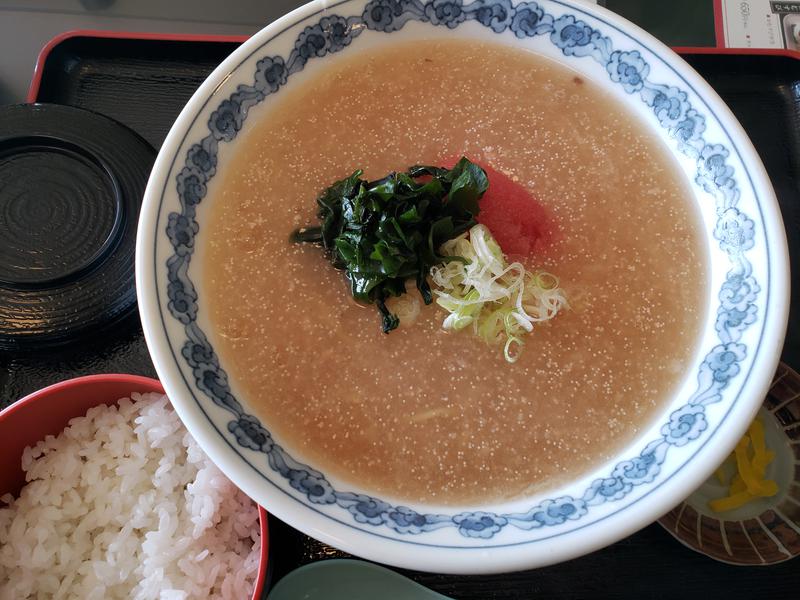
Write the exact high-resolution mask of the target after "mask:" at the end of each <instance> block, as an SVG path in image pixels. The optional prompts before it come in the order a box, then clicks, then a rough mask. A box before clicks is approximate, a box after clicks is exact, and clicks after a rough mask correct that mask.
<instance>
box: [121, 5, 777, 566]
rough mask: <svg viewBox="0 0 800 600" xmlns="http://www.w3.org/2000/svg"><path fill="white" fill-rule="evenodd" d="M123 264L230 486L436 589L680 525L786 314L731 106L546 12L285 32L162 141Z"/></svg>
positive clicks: (757, 171)
mask: <svg viewBox="0 0 800 600" xmlns="http://www.w3.org/2000/svg"><path fill="white" fill-rule="evenodd" d="M415 165H426V166H425V167H415ZM337 182H338V183H337ZM334 184H335V185H334ZM398 207H401V208H398ZM391 211H394V212H391ZM431 215H435V218H434V217H433V216H431ZM426 219H427V220H426ZM312 238H313V239H312ZM309 240H310V241H315V242H316V243H298V242H304V241H306V242H307V241H309ZM467 254H468V255H469V257H466V255H467ZM136 260H137V287H138V294H139V305H140V311H141V315H142V322H143V326H144V331H145V335H146V338H147V343H148V347H149V349H150V352H151V355H152V357H153V360H154V363H155V365H156V368H157V371H158V374H159V376H160V379H161V381H162V382H163V384H164V387H165V388H166V390H167V392H168V394H169V396H170V398H171V399H172V402H173V404H174V406H175V409H176V411H177V412H178V414H179V415H180V417H181V419H182V420H183V421H184V423H185V424H186V426H187V428H188V429H189V431H190V432H191V433H192V435H193V436H194V437H195V438H196V439H197V441H198V442H199V444H200V445H201V446H202V448H203V449H204V450H205V451H206V453H207V454H208V455H209V456H210V457H212V459H213V460H214V461H215V462H216V463H217V464H218V465H219V467H220V468H221V469H222V471H223V472H224V473H225V474H226V475H227V476H228V477H229V478H230V479H231V480H232V481H233V482H234V483H235V484H236V485H237V486H239V487H240V488H241V489H243V490H245V491H246V492H247V493H248V494H249V495H250V496H252V497H253V498H254V499H255V500H256V501H257V502H258V503H259V504H261V505H263V506H265V507H266V508H267V509H268V510H269V511H271V512H272V513H273V514H275V515H276V516H277V517H279V518H281V519H283V520H285V521H286V522H288V523H289V524H291V525H293V526H294V527H296V528H298V529H300V530H302V531H303V532H305V533H307V534H308V535H311V536H313V537H315V538H318V539H320V540H322V541H324V542H326V543H329V544H331V545H333V546H336V547H338V548H341V549H343V550H346V551H348V552H351V553H353V554H356V555H359V556H363V557H366V558H369V559H372V560H375V561H379V562H383V563H388V564H393V565H398V566H402V567H407V568H412V569H420V570H428V571H439V572H450V573H481V572H498V571H510V570H516V569H523V568H530V567H536V566H542V565H546V564H550V563H554V562H557V561H561V560H566V559H569V558H573V557H575V556H579V555H581V554H584V553H587V552H590V551H592V550H595V549H597V548H600V547H602V546H604V545H607V544H610V543H613V542H614V541H617V540H619V539H621V538H623V537H625V536H627V535H629V534H630V533H632V532H634V531H636V530H637V529H639V528H641V527H643V526H645V525H647V524H648V523H650V522H652V521H654V520H655V519H657V518H658V517H660V516H661V515H662V514H664V513H666V512H667V511H668V510H670V508H672V507H673V506H674V505H676V504H678V503H679V502H680V501H681V500H682V499H683V498H685V497H686V496H687V495H688V494H690V493H691V491H692V490H693V489H695V488H696V487H697V486H699V485H700V483H701V482H702V481H703V480H704V479H705V478H706V477H707V476H708V475H709V474H710V473H711V472H712V471H713V470H714V469H715V468H716V466H717V465H718V464H719V463H721V462H722V460H724V458H725V457H726V456H727V454H728V453H729V452H730V451H731V449H732V448H733V446H734V444H735V443H736V440H738V439H739V438H740V436H741V435H742V433H743V432H744V431H745V429H746V428H747V426H748V425H749V423H750V421H751V419H752V418H753V416H754V415H755V413H756V411H757V409H758V407H759V405H760V403H761V400H762V398H763V395H764V393H765V391H766V389H767V386H768V384H769V381H770V378H771V376H772V373H773V371H774V369H775V366H776V364H777V360H778V356H779V353H780V349H781V345H782V341H783V336H784V331H785V326H786V318H787V306H788V259H787V250H786V241H785V235H784V230H783V225H782V221H781V217H780V212H779V210H778V206H777V203H776V200H775V197H774V193H773V191H772V189H771V187H770V184H769V181H768V179H767V176H766V174H765V171H764V168H763V166H762V164H761V162H760V160H759V158H758V156H757V155H756V153H755V151H754V149H753V147H752V145H751V144H750V142H749V141H748V140H747V138H746V136H745V134H744V133H743V131H742V129H741V127H740V126H739V124H738V123H737V122H736V121H735V119H734V118H733V116H732V115H731V113H730V111H729V110H728V109H727V107H726V106H725V105H724V104H723V103H722V101H721V100H720V99H719V98H718V97H717V96H716V95H715V93H714V92H713V91H712V89H711V88H710V87H709V86H708V85H707V84H706V83H705V82H704V81H703V80H702V79H701V78H700V77H699V76H698V75H697V74H696V73H695V72H694V71H693V70H692V69H691V68H690V67H688V66H687V65H686V64H685V63H684V62H683V61H682V60H681V59H680V58H678V57H677V56H676V55H675V54H673V53H672V52H671V51H670V50H669V49H668V48H666V47H665V46H663V45H662V44H660V43H659V42H658V41H656V40H655V39H654V38H652V37H651V36H649V35H648V34H646V33H645V32H643V31H642V30H641V29H639V28H637V27H635V26H634V25H632V24H630V23H628V22H626V21H624V20H623V19H621V18H620V17H618V16H616V15H614V14H612V13H610V12H608V11H606V10H604V9H602V8H597V7H595V6H587V5H585V4H582V3H579V2H567V1H555V0H554V1H546V0H542V1H541V2H512V1H510V0H496V1H495V0H463V1H462V0H429V1H425V0H370V1H368V2H365V1H363V0H346V1H344V2H338V3H335V4H331V3H327V2H312V3H310V4H307V5H305V6H303V7H302V8H299V9H297V10H295V11H294V12H292V13H290V14H288V15H286V16H285V17H283V18H282V19H279V20H278V21H276V22H275V23H273V24H271V25H269V26H268V27H266V28H265V29H264V30H263V31H261V32H260V33H258V34H256V35H255V36H254V37H253V38H251V39H250V40H248V41H247V42H245V43H244V44H243V45H242V46H241V47H240V48H239V49H238V50H237V51H236V52H234V53H233V54H232V55H231V56H230V57H229V58H228V59H227V60H226V61H225V62H223V63H222V64H221V65H220V66H219V68H218V69H217V70H215V71H214V72H213V73H212V75H211V76H210V77H209V78H208V80H207V81H206V82H205V83H204V84H203V85H202V86H201V87H200V88H199V89H198V91H197V92H196V94H195V95H194V96H193V98H192V99H191V100H190V101H189V103H188V104H187V105H186V107H185V109H184V110H183V112H182V113H181V115H180V117H179V118H178V119H177V121H176V123H175V125H174V126H173V128H172V130H171V132H170V134H169V136H168V138H167V140H166V141H165V143H164V145H163V147H162V149H161V152H160V154H159V157H158V160H157V162H156V165H155V168H154V170H153V174H152V176H151V179H150V182H149V185H148V188H147V193H146V197H145V201H144V206H143V209H142V217H141V220H140V224H139V234H138V241H137V257H136ZM481 261H483V262H481ZM415 287H416V289H415ZM395 296H397V297H395ZM376 307H377V308H378V310H377V311H376ZM523 344H524V345H523Z"/></svg>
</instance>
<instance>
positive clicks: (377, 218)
mask: <svg viewBox="0 0 800 600" xmlns="http://www.w3.org/2000/svg"><path fill="white" fill-rule="evenodd" d="M362 174H363V171H361V170H358V171H355V172H354V173H353V174H352V175H350V176H349V177H347V178H345V179H342V180H341V181H337V182H336V183H334V184H333V185H332V186H330V187H329V188H328V189H326V190H325V191H324V192H323V193H322V194H321V195H320V197H319V198H317V204H318V205H319V209H318V211H317V217H318V218H319V220H320V222H321V225H320V226H318V227H306V228H301V229H298V230H296V231H295V232H294V233H293V234H292V236H291V240H292V241H293V242H297V243H302V242H310V243H315V244H319V245H320V246H322V247H323V248H324V249H325V251H326V253H327V255H328V257H329V259H330V261H331V263H333V266H334V267H336V268H337V269H342V270H343V271H344V272H345V276H346V277H347V280H348V281H349V282H350V289H351V292H352V294H353V297H354V298H355V299H356V300H359V301H362V302H368V303H374V304H375V305H376V306H377V307H378V310H379V311H380V314H381V318H382V326H383V331H384V333H388V332H389V331H391V330H392V329H394V328H396V327H397V325H398V324H399V320H398V318H397V316H396V315H394V314H392V313H391V312H390V311H389V309H388V308H387V307H386V299H387V298H389V297H390V296H400V295H402V294H404V293H405V291H406V280H408V279H412V280H414V281H415V282H416V286H417V289H418V290H419V293H420V294H421V295H422V299H423V300H424V301H425V304H430V303H431V301H432V295H431V290H430V286H429V285H428V282H427V276H428V273H429V272H430V269H431V267H432V266H434V265H437V264H439V263H442V262H446V261H448V260H454V258H453V257H448V256H442V255H440V254H439V253H438V249H439V247H440V246H441V245H442V244H443V243H444V242H446V241H447V240H450V239H452V238H454V237H457V236H459V235H461V234H462V233H464V232H465V231H467V230H469V228H470V227H472V226H473V225H475V224H476V221H475V217H476V216H477V215H478V213H479V212H480V207H479V200H480V198H481V197H482V196H483V194H484V192H485V191H486V189H487V188H488V186H489V179H488V178H487V176H486V172H485V171H484V170H483V169H482V168H481V167H479V166H478V165H476V164H475V163H473V162H471V161H470V160H468V159H467V158H465V157H462V158H461V160H459V161H458V162H457V163H456V164H455V166H454V167H453V168H452V169H445V168H442V167H431V166H414V167H411V168H410V169H409V170H408V171H406V172H404V173H389V174H388V175H387V176H386V177H383V178H382V179H378V180H376V181H366V180H364V179H361V175H362Z"/></svg>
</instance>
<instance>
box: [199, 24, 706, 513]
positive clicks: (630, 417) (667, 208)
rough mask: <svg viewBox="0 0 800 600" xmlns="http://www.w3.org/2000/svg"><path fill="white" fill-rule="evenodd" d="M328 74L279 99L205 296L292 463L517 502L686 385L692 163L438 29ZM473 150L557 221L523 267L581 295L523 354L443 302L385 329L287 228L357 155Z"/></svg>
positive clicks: (696, 249)
mask: <svg viewBox="0 0 800 600" xmlns="http://www.w3.org/2000/svg"><path fill="white" fill-rule="evenodd" d="M348 54H349V55H351V56H348ZM326 60H327V59H326ZM328 64H329V65H330V66H329V67H328V66H326V69H325V70H324V72H322V71H321V72H320V73H319V74H317V75H315V76H313V77H311V78H309V79H308V80H307V81H306V82H304V83H303V84H302V85H299V86H291V85H290V86H288V87H287V88H286V89H285V90H282V91H281V92H279V94H278V95H277V96H276V97H275V98H274V99H273V101H272V106H271V107H270V108H269V109H266V110H265V112H264V113H263V115H260V117H259V120H258V121H256V122H255V123H254V124H252V125H250V126H249V127H248V128H247V129H246V130H245V131H244V132H243V134H242V139H240V140H238V141H237V144H236V147H235V155H234V156H232V157H231V158H230V160H227V161H226V164H222V165H221V170H220V173H219V174H218V175H217V177H216V181H215V182H213V183H212V185H211V188H210V190H209V195H210V198H209V199H208V200H207V201H208V202H210V203H211V206H212V207H211V209H210V211H211V212H210V216H209V219H208V224H207V225H206V226H205V227H206V228H207V229H206V231H204V232H203V238H204V239H205V240H206V242H205V244H206V246H205V259H204V263H203V265H202V268H203V277H202V281H203V285H204V289H203V293H202V296H201V297H202V298H203V299H204V301H205V302H207V306H206V308H207V309H208V311H209V314H210V319H211V321H212V323H213V339H212V342H213V343H214V345H215V348H216V349H217V351H218V352H219V354H220V356H221V361H222V364H223V366H224V367H225V369H226V370H227V371H228V373H229V375H230V376H231V377H232V379H233V380H235V382H236V384H237V385H238V387H239V389H241V390H242V391H243V393H244V395H245V398H246V401H247V402H248V403H249V404H250V405H251V406H252V407H254V410H256V411H257V414H258V416H259V417H260V418H261V419H262V420H263V422H264V424H265V425H266V426H267V427H268V428H269V429H270V431H271V432H272V433H273V435H274V436H275V438H276V440H277V441H278V442H279V443H281V444H282V445H283V446H284V447H285V448H287V449H288V450H289V451H290V452H291V453H292V454H293V455H294V456H296V457H299V458H300V459H302V460H304V461H307V462H308V463H309V464H311V465H312V466H314V467H315V468H318V469H320V470H321V471H322V472H324V473H326V474H327V475H330V476H332V477H336V478H337V479H338V480H339V481H340V482H342V484H343V486H345V487H346V486H351V488H357V489H361V490H365V491H367V492H371V493H374V494H378V495H382V496H388V497H393V498H397V499H401V500H406V501H418V502H432V503H436V504H469V503H478V502H482V501H489V500H501V499H510V498H514V497H519V496H520V495H523V494H528V493H531V492H534V491H543V490H545V489H546V488H548V487H552V486H555V485H558V484H559V483H561V482H563V481H564V480H565V479H571V478H574V477H576V476H579V475H581V474H583V473H585V472H586V471H587V470H589V469H591V468H592V467H595V466H597V465H598V464H599V463H601V462H603V461H605V460H607V459H609V458H610V457H611V456H613V455H614V453H615V452H617V451H618V450H619V449H620V447H622V446H623V445H625V444H628V443H630V442H631V441H632V440H633V439H634V438H635V437H636V436H637V434H639V433H640V432H641V431H642V429H643V428H644V427H646V426H647V425H648V424H649V423H650V421H651V420H652V418H653V417H654V416H655V414H656V413H657V412H658V411H659V410H660V409H661V408H662V407H663V405H664V402H665V401H666V400H667V398H668V397H669V395H670V394H671V393H672V392H673V390H674V389H675V388H676V386H677V385H678V384H679V383H680V381H681V379H682V377H683V374H684V373H685V370H686V368H687V366H688V364H689V361H690V360H691V358H692V354H693V352H694V349H695V345H696V343H697V338H698V332H699V329H700V326H701V322H702V319H703V318H704V316H705V315H704V313H703V310H702V309H701V308H700V307H702V306H703V305H704V295H705V294H706V287H705V286H706V283H705V282H706V276H705V268H706V267H705V261H706V258H705V254H704V244H705V240H704V238H703V234H702V233H701V230H700V221H699V216H698V215H697V214H696V212H695V207H694V205H693V204H692V198H691V193H690V191H689V190H688V187H687V185H686V183H685V182H684V180H683V176H682V173H680V172H679V169H678V165H677V163H675V162H674V159H673V158H672V157H671V156H670V154H669V153H668V151H667V150H666V149H665V148H664V147H663V146H661V142H660V141H659V140H657V139H656V138H655V137H654V136H652V135H651V134H650V133H649V132H648V128H647V126H646V125H645V124H644V123H643V122H641V121H640V120H639V119H638V118H637V117H635V116H634V115H632V114H631V113H630V112H628V111H627V110H625V108H624V107H622V106H620V105H619V103H618V102H615V101H614V100H613V99H612V98H611V96H609V95H607V94H606V93H605V92H604V91H602V90H601V89H600V87H599V86H597V85H595V84H594V83H593V82H592V81H590V80H587V79H585V78H584V77H581V76H578V75H576V73H574V72H572V71H570V70H568V69H566V68H565V67H563V66H561V65H558V64H556V63H555V62H553V61H550V60H548V59H545V58H542V57H539V56H536V55H533V54H531V53H528V52H525V51H522V50H518V49H512V48H507V47H501V46H499V45H487V44H479V43H476V42H465V41H457V40H448V41H425V42H414V43H413V44H406V45H401V44H398V45H394V46H392V47H391V48H390V49H387V50H373V51H370V52H369V53H358V52H356V51H352V52H350V51H348V52H344V53H343V56H341V57H337V58H335V59H330V61H329V63H328ZM295 88H296V89H295ZM251 118H253V119H254V118H255V117H254V116H253V117H251ZM461 154H464V155H466V156H468V157H470V158H471V159H473V160H475V161H477V162H478V163H482V164H486V165H490V166H492V167H493V168H494V169H497V170H499V171H502V172H503V173H505V174H507V175H508V176H509V177H511V178H512V179H513V180H514V181H516V182H518V183H520V184H522V185H523V186H524V187H525V188H527V189H528V190H529V191H530V192H531V194H532V195H533V196H534V197H535V198H536V200H537V201H538V203H539V204H540V205H541V206H543V207H544V208H545V209H546V210H547V211H548V213H549V214H550V215H551V218H552V219H553V221H554V223H555V225H556V234H555V235H554V236H553V238H552V240H551V241H550V243H549V244H548V245H547V246H546V247H544V248H541V249H540V250H539V251H538V252H537V253H536V254H534V255H532V256H531V257H529V258H528V259H526V261H525V262H526V266H527V267H528V268H536V269H546V270H547V271H549V272H551V273H553V274H555V275H556V276H558V277H559V279H560V281H561V286H562V287H563V289H564V291H565V294H566V296H567V299H568V300H569V303H570V308H569V309H568V310H563V311H562V312H560V313H559V314H558V315H557V316H556V318H555V319H553V320H552V321H549V322H547V323H545V324H542V325H540V326H539V327H538V328H536V329H535V330H534V331H533V333H532V334H530V335H529V336H528V339H527V341H526V344H525V347H524V351H523V352H522V354H521V356H520V358H519V360H518V362H516V363H514V364H510V363H508V362H506V361H505V360H504V358H503V352H502V346H501V347H500V348H498V347H497V346H493V345H489V344H487V343H485V342H483V341H482V340H480V339H479V338H477V337H475V336H473V335H472V334H471V333H470V332H469V331H461V332H456V333H453V332H446V331H443V330H442V320H443V318H444V316H445V315H444V312H443V311H442V309H439V308H437V307H436V306H435V305H432V306H427V307H423V308H422V311H421V313H420V315H419V317H418V318H417V319H416V321H415V322H413V323H411V324H408V325H403V326H401V328H400V329H398V330H396V331H393V332H391V333H389V334H384V333H382V332H381V330H380V320H379V318H378V314H377V312H376V310H375V307H374V306H367V307H365V306H361V305H359V304H357V303H355V302H354V301H353V300H352V298H351V296H350V291H349V287H348V284H347V282H346V280H345V279H344V277H343V275H342V273H341V272H340V271H337V270H335V269H334V268H333V267H332V266H331V264H330V262H329V261H328V259H326V257H325V255H324V254H323V252H322V251H321V250H320V248H318V247H316V246H311V245H295V244H291V243H289V241H288V240H289V236H290V233H291V232H292V231H293V230H294V229H296V228H297V227H300V226H303V225H309V224H315V223H317V220H316V216H315V214H316V203H315V199H316V197H317V196H318V194H319V193H320V191H321V190H323V189H324V188H326V187H327V186H329V185H330V184H332V183H333V182H334V181H336V180H338V179H341V178H343V177H345V176H347V175H349V174H350V173H352V172H353V171H354V170H355V169H357V168H361V169H364V171H365V177H367V178H378V177H381V176H383V175H385V174H386V173H388V172H390V171H392V170H404V169H406V168H407V167H409V166H410V165H414V164H420V163H422V164H439V163H441V161H442V160H444V159H445V158H450V157H453V156H459V155H461ZM490 189H491V180H490ZM412 293H413V294H416V293H417V292H416V291H414V292H412Z"/></svg>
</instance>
